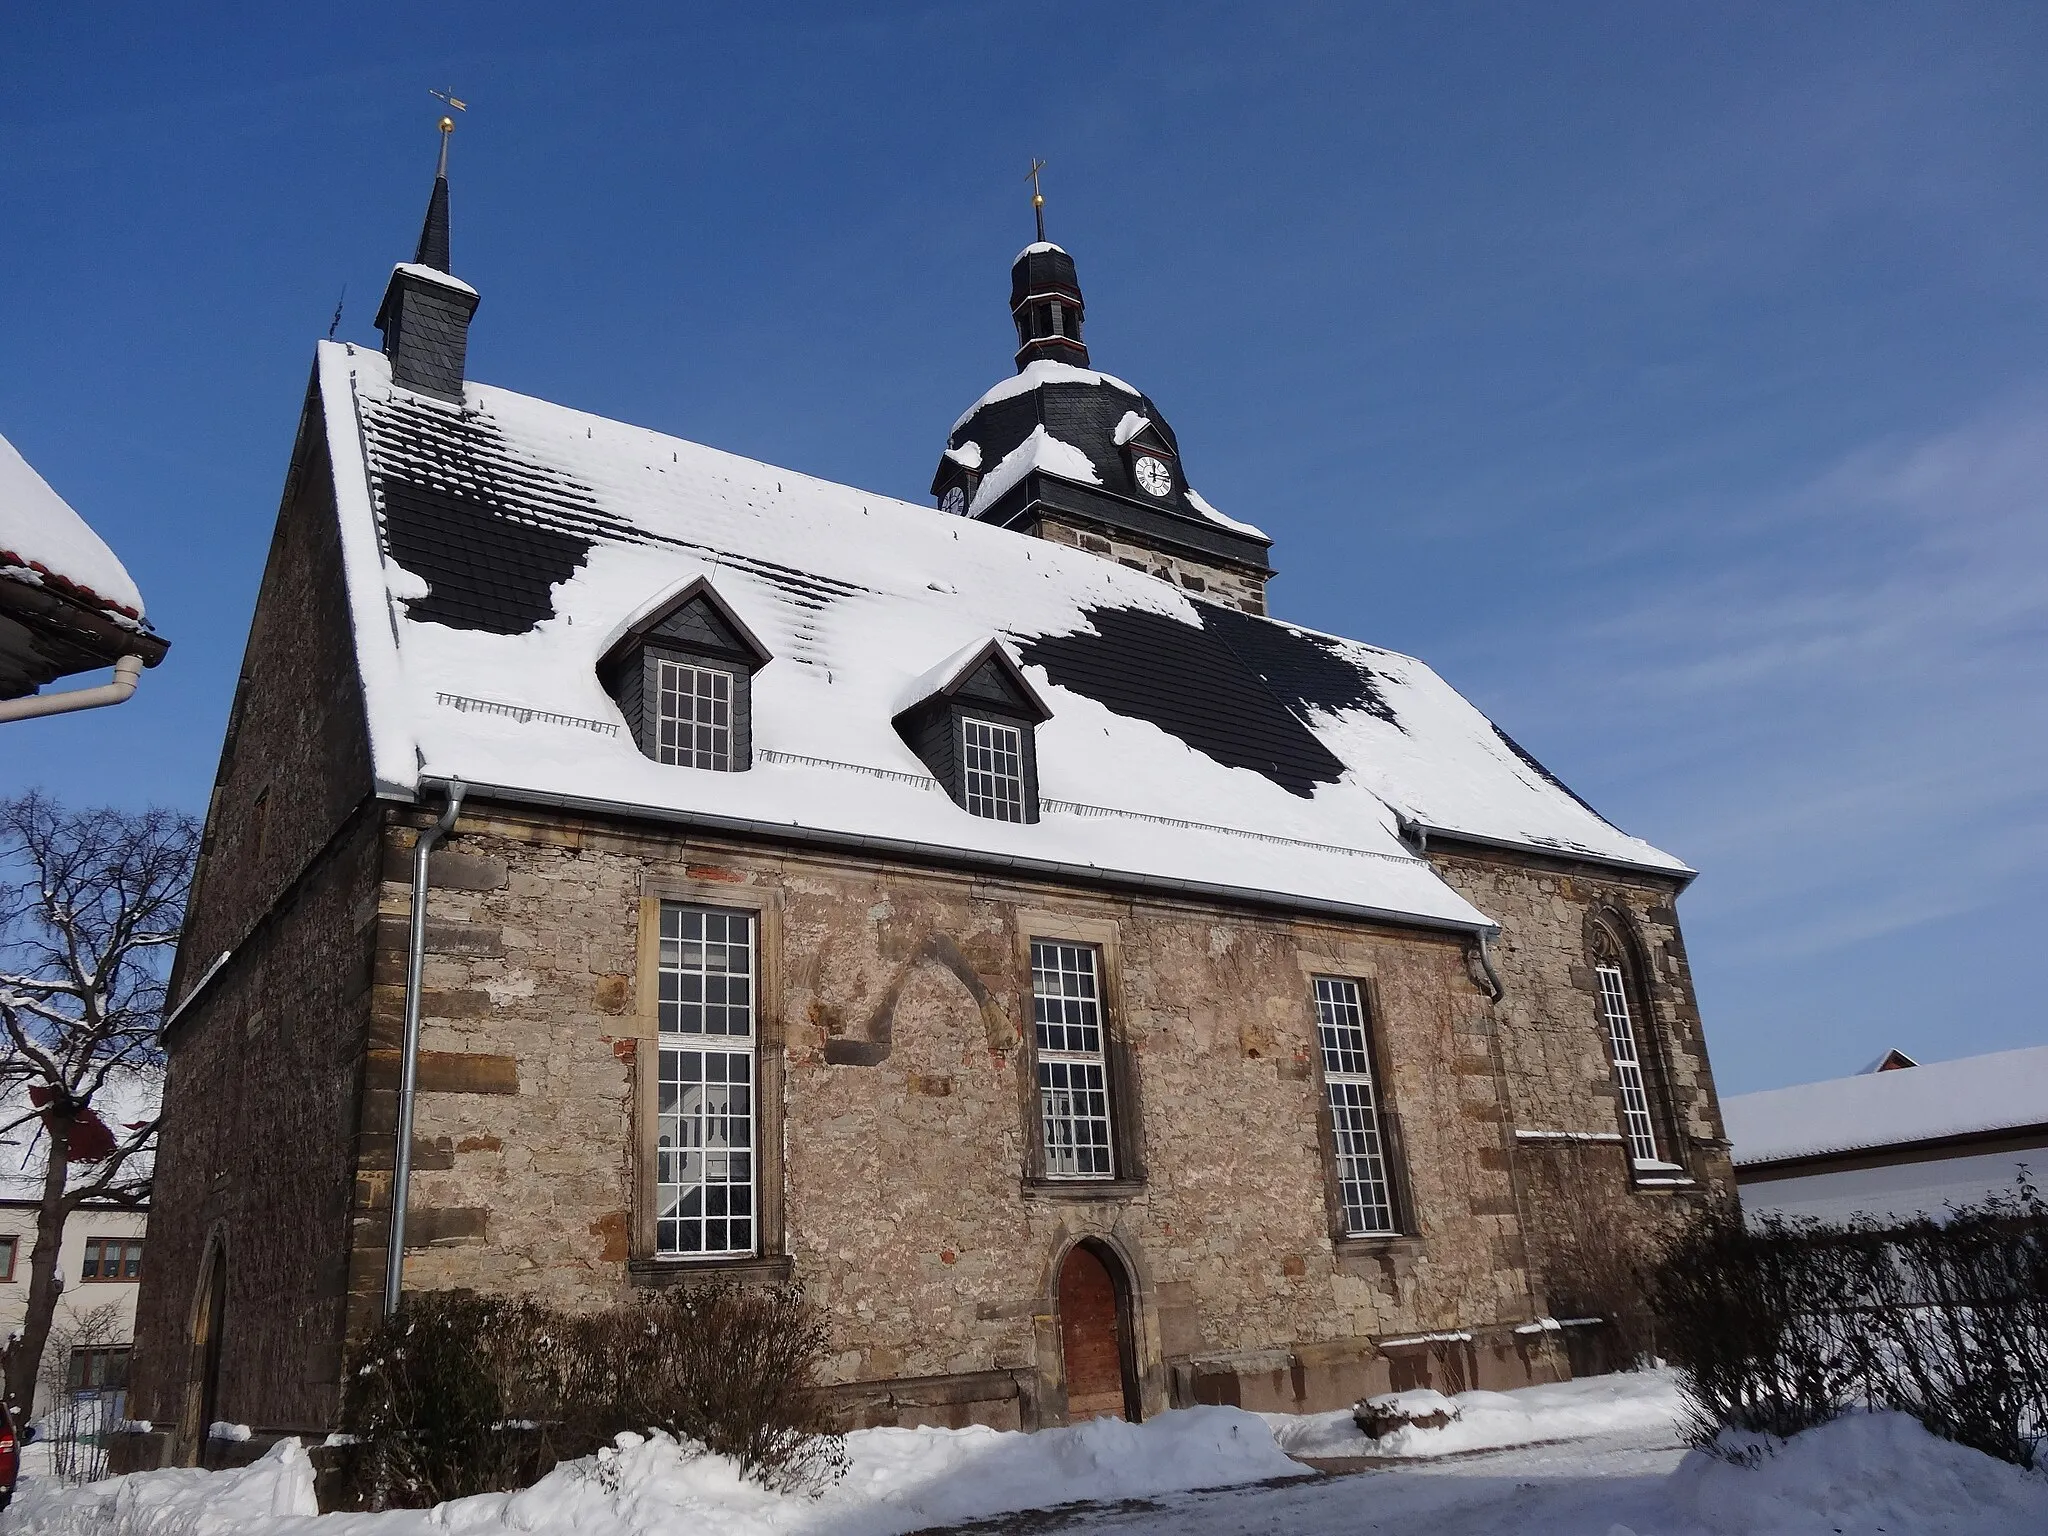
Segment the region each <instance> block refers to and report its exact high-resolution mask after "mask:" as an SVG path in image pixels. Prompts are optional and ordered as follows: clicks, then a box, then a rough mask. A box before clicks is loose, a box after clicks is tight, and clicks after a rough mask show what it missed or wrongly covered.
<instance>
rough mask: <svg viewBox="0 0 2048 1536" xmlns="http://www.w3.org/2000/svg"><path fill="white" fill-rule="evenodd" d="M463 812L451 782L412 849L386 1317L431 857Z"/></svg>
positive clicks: (401, 1273)
mask: <svg viewBox="0 0 2048 1536" xmlns="http://www.w3.org/2000/svg"><path fill="white" fill-rule="evenodd" d="M461 812H462V780H460V779H451V780H450V781H449V784H448V804H447V806H446V808H445V809H443V810H442V812H441V817H440V820H438V821H436V822H435V823H434V824H433V825H432V826H431V827H428V828H427V829H426V830H425V831H423V832H422V833H420V835H419V837H418V838H417V839H416V840H415V841H414V843H413V847H412V943H411V946H410V948H409V949H408V950H407V953H406V957H405V1043H404V1045H403V1046H402V1047H401V1049H400V1051H399V1059H398V1131H397V1138H398V1139H397V1142H396V1144H395V1145H394V1146H393V1148H392V1159H391V1234H390V1237H389V1239H388V1240H387V1248H386V1251H385V1255H384V1315H385V1316H386V1317H389V1316H391V1314H392V1313H394V1312H396V1311H397V1310H398V1297H399V1293H400V1292H401V1291H402V1290H403V1289H404V1286H405V1205H406V1198H407V1196H408V1195H409V1194H410V1192H411V1189H412V1107H413V1094H414V1090H415V1089H416V1087H417V1086H418V1083H419V1074H420V977H421V974H422V972H423V971H424V969H425V966H426V953H427V860H428V858H429V856H431V855H432V853H433V851H434V849H435V847H436V846H437V845H438V844H439V843H440V842H441V840H442V839H443V838H445V837H446V836H447V835H448V833H449V832H450V831H451V830H452V829H453V828H454V826H455V818H456V817H457V816H458V815H460V814H461Z"/></svg>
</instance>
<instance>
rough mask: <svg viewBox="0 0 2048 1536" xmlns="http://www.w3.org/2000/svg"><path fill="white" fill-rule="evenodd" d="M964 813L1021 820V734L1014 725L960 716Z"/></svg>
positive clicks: (1022, 774) (1022, 798)
mask: <svg viewBox="0 0 2048 1536" xmlns="http://www.w3.org/2000/svg"><path fill="white" fill-rule="evenodd" d="M960 752H961V764H962V766H963V768H964V769H965V771H966V789H967V813H968V815H970V816H986V817H988V818H989V819H990V820H991V821H1022V820H1023V819H1024V733H1023V732H1022V731H1021V730H1019V729H1018V728H1017V727H1016V726H1014V725H998V724H997V723H996V722H995V721H993V720H977V719H975V718H974V716H972V715H962V716H961V717H960Z"/></svg>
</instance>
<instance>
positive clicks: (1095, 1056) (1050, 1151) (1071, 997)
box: [1031, 939, 1116, 1179]
mask: <svg viewBox="0 0 2048 1536" xmlns="http://www.w3.org/2000/svg"><path fill="white" fill-rule="evenodd" d="M1031 1011H1032V1016H1033V1018H1034V1020H1035V1023H1036V1029H1037V1036H1036V1041H1035V1044H1036V1047H1037V1058H1038V1111H1039V1120H1040V1123H1041V1125H1042V1126H1043V1128H1044V1130H1043V1136H1044V1145H1045V1176H1046V1177H1047V1178H1049V1179H1107V1178H1113V1177H1114V1176H1115V1174H1116V1160H1115V1156H1114V1154H1113V1153H1112V1152H1111V1150H1110V1123H1109V1061H1108V1056H1107V1053H1106V1051H1105V1049H1104V1046H1105V1041H1104V1038H1103V1019H1102V988H1101V984H1100V977H1099V967H1098V964H1097V957H1096V952H1095V948H1094V946H1093V945H1089V944H1061V943H1057V942H1055V941H1053V940H1051V939H1033V940H1032V941H1031Z"/></svg>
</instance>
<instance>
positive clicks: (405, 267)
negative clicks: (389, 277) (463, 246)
mask: <svg viewBox="0 0 2048 1536" xmlns="http://www.w3.org/2000/svg"><path fill="white" fill-rule="evenodd" d="M391 270H392V271H393V272H394V273H397V272H403V273H405V274H406V275H407V276H408V277H416V278H418V279H419V280H420V281H421V282H425V283H434V284H437V285H438V286H440V287H442V288H451V289H453V290H454V291H455V292H457V293H466V294H468V295H469V296H470V297H471V298H472V299H473V298H475V297H477V291H476V290H475V289H474V288H472V287H470V286H469V284H467V283H465V282H464V281H463V280H462V279H461V278H459V277H452V276H450V275H449V274H448V273H446V272H443V271H442V270H441V269H440V268H439V267H429V266H425V265H423V264H421V263H420V262H417V261H401V262H400V263H399V264H398V265H397V266H395V267H393V268H392V269H391Z"/></svg>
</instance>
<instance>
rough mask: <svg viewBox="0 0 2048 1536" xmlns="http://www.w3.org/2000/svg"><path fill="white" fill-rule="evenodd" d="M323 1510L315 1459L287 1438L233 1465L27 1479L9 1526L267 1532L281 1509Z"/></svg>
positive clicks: (156, 1533)
mask: <svg viewBox="0 0 2048 1536" xmlns="http://www.w3.org/2000/svg"><path fill="white" fill-rule="evenodd" d="M317 1511H318V1505H316V1504H315V1503H314V1501H313V1464H312V1462H311V1461H309V1460H307V1458H306V1453H305V1452H304V1451H303V1450H301V1449H300V1448H299V1442H298V1441H296V1440H282V1441H279V1442H278V1444H277V1445H276V1447H275V1448H274V1449H272V1451H271V1452H270V1454H269V1455H267V1456H265V1457H264V1458H263V1459H262V1460H261V1461H258V1462H256V1463H255V1464H254V1465H252V1466H247V1467H242V1468H239V1469H238V1470H236V1471H233V1472H202V1471H200V1470H199V1469H198V1468H197V1467H178V1468H174V1469H172V1470H169V1471H164V1472H137V1473H134V1474H131V1475H130V1476H127V1477H110V1478H108V1479H107V1480H106V1481H104V1482H98V1483H89V1484H87V1485H86V1486H85V1487H83V1488H66V1487H63V1486H61V1485H60V1484H57V1483H55V1482H43V1481H42V1480H40V1479H38V1480H36V1481H35V1482H32V1483H24V1484H23V1486H22V1489H21V1491H20V1492H19V1493H18V1494H16V1495H15V1502H14V1508H13V1510H12V1511H11V1512H10V1515H9V1523H8V1526H7V1530H8V1532H9V1536H230V1533H237V1532H252V1533H253V1532H258V1531H261V1532H264V1533H266V1536H268V1533H270V1532H274V1531H278V1530H280V1529H281V1528H283V1526H282V1522H281V1521H279V1520H278V1519H277V1517H278V1516H290V1515H312V1514H315V1513H317ZM292 1524H294V1525H296V1524H298V1522H296V1521H294V1522H292ZM324 1526H325V1522H322V1527H323V1528H324Z"/></svg>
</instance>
